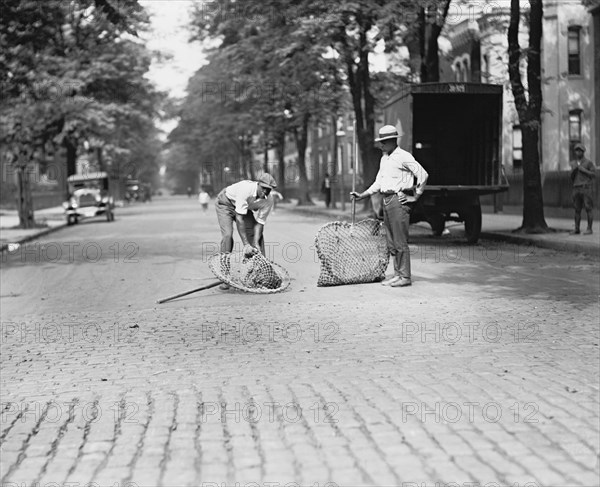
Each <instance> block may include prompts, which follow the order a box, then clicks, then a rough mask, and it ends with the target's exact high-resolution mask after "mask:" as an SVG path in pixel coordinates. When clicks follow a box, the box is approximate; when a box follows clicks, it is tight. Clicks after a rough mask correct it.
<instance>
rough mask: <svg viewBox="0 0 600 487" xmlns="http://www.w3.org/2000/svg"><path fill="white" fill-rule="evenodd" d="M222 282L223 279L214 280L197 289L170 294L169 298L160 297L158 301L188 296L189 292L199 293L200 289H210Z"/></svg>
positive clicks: (164, 301) (163, 301) (160, 302)
mask: <svg viewBox="0 0 600 487" xmlns="http://www.w3.org/2000/svg"><path fill="white" fill-rule="evenodd" d="M219 284H221V281H217V282H212V283H210V284H205V285H204V286H202V287H198V288H196V289H192V290H191V291H186V292H184V293H179V294H175V295H173V296H169V297H168V298H164V299H159V300H158V301H156V302H157V303H158V304H162V303H166V302H167V301H171V300H173V299H177V298H181V297H183V296H187V295H188V294H192V293H197V292H198V291H204V290H205V289H210V288H211V287H216V286H218V285H219Z"/></svg>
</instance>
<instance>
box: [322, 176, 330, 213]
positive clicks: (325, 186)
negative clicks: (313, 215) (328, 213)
mask: <svg viewBox="0 0 600 487" xmlns="http://www.w3.org/2000/svg"><path fill="white" fill-rule="evenodd" d="M321 192H322V193H323V194H324V195H325V206H326V207H327V208H329V206H330V205H331V179H330V178H329V173H328V172H326V173H325V179H323V184H322V185H321Z"/></svg>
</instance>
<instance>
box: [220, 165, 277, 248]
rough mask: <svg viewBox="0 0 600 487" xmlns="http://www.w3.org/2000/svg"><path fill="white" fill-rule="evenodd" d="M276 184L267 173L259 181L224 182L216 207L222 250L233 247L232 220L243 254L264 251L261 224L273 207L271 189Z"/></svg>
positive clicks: (262, 224) (263, 223)
mask: <svg viewBox="0 0 600 487" xmlns="http://www.w3.org/2000/svg"><path fill="white" fill-rule="evenodd" d="M276 187H277V183H276V182H275V179H273V177H272V176H271V175H270V174H267V173H265V174H263V175H262V176H261V177H260V178H259V179H258V181H240V182H238V183H235V184H232V185H231V186H227V187H226V188H225V189H223V190H222V191H221V192H220V193H219V195H218V196H217V201H216V204H215V208H216V210H217V219H218V220H219V227H220V228H221V252H231V251H232V249H233V222H235V224H236V227H237V231H238V234H239V236H240V238H241V240H242V244H243V245H244V254H245V255H246V256H250V255H252V254H253V253H254V252H257V249H260V251H261V252H262V254H263V255H264V254H265V244H264V238H263V227H264V225H265V222H266V220H267V217H268V215H269V213H270V212H271V210H272V209H273V197H272V196H270V194H269V193H270V192H271V190H272V189H273V188H276Z"/></svg>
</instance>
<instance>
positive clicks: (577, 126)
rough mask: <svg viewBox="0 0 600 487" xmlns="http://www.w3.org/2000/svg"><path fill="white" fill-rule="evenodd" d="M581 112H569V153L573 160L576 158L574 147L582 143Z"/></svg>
mask: <svg viewBox="0 0 600 487" xmlns="http://www.w3.org/2000/svg"><path fill="white" fill-rule="evenodd" d="M581 113H582V111H581V110H579V109H578V110H571V111H570V112H569V153H570V155H571V159H573V158H574V156H575V154H574V152H573V146H574V145H575V144H577V143H578V142H581Z"/></svg>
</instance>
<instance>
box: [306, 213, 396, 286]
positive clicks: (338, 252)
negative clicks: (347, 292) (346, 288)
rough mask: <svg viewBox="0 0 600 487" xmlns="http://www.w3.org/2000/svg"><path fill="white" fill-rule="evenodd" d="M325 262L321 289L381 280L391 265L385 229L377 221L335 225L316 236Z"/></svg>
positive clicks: (322, 259) (324, 226)
mask: <svg viewBox="0 0 600 487" xmlns="http://www.w3.org/2000/svg"><path fill="white" fill-rule="evenodd" d="M315 247H316V249H317V255H318V257H319V261H320V263H321V272H320V274H319V280H318V281H317V286H337V285H340V284H358V283H366V282H376V281H381V280H382V279H383V278H384V276H385V271H386V269H387V266H388V262H389V250H388V246H387V242H386V236H385V227H384V226H383V225H382V224H381V223H380V222H379V220H375V219H367V220H362V221H360V222H358V223H356V224H350V223H347V222H332V223H327V224H326V225H323V226H322V227H321V228H320V229H319V231H318V232H317V235H316V237H315Z"/></svg>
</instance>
